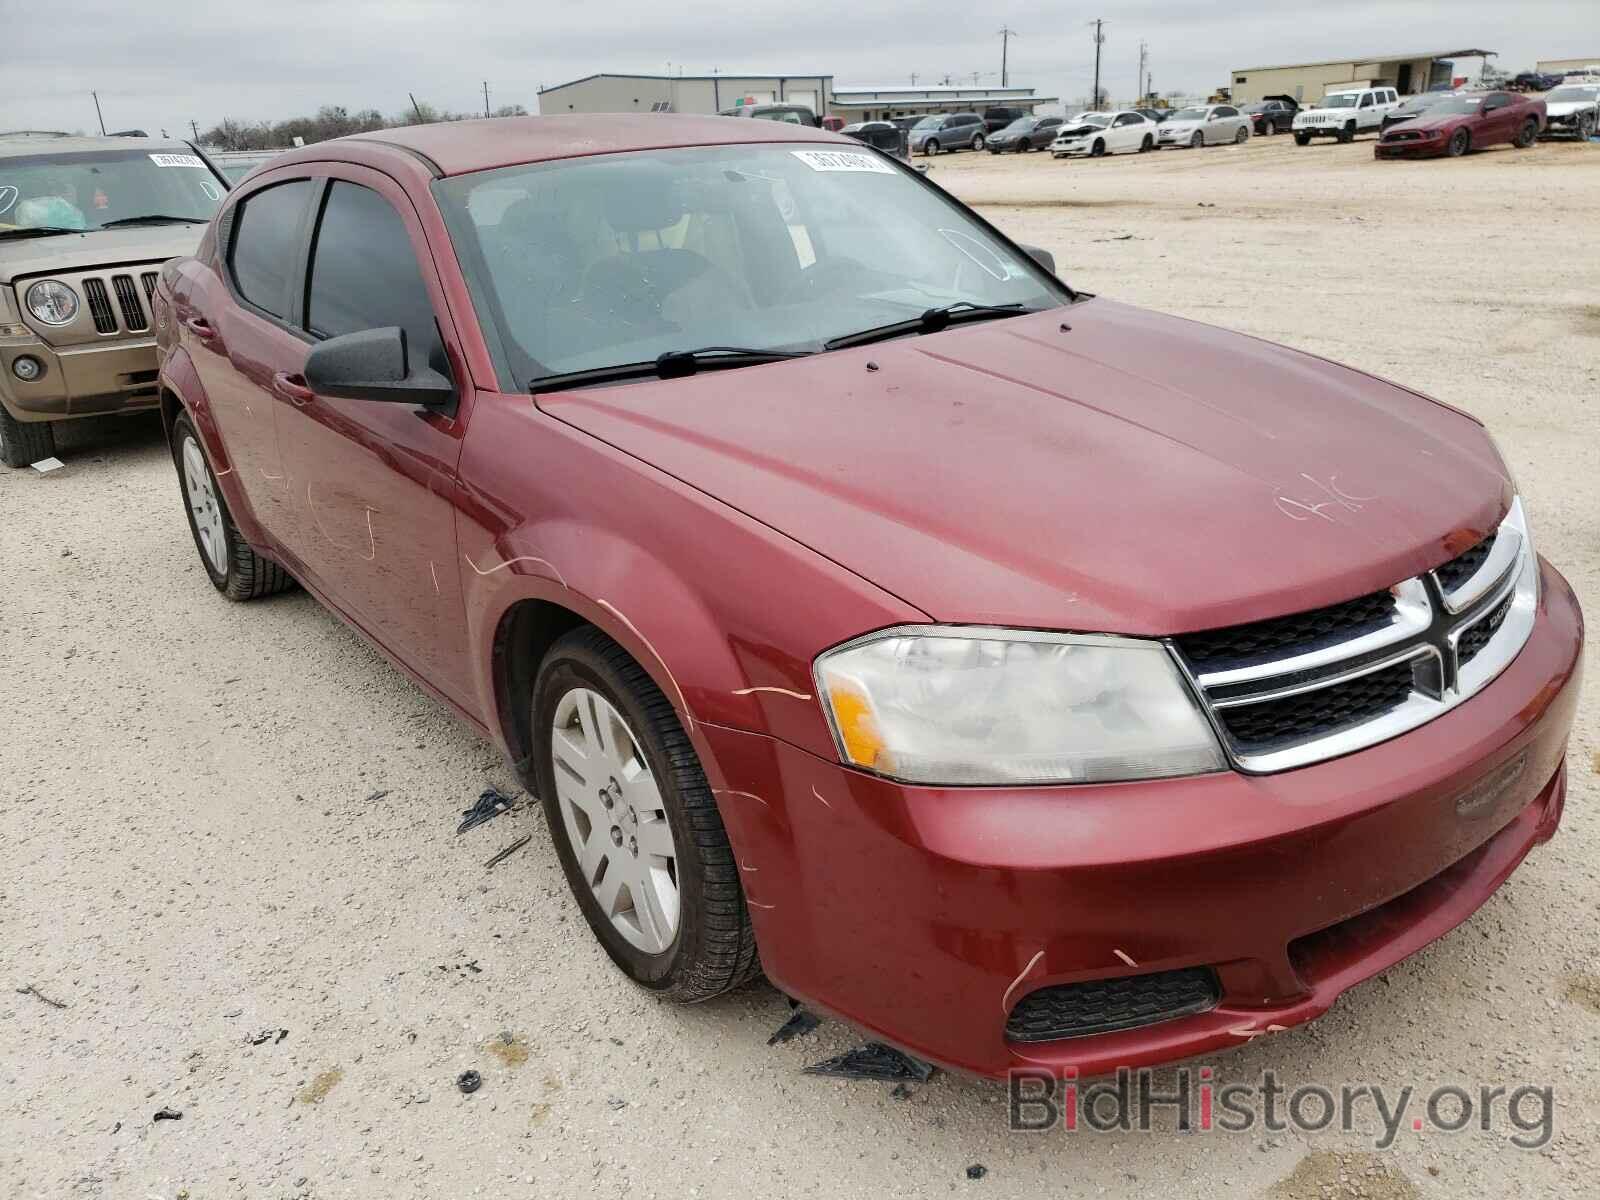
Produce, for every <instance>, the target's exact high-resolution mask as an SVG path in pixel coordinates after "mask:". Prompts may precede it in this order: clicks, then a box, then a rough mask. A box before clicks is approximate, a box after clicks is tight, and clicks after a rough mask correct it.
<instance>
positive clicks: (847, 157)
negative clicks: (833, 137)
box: [789, 150, 894, 175]
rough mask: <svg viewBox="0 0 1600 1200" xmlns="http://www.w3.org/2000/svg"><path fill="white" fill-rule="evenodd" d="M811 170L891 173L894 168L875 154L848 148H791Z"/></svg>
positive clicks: (791, 152) (793, 153) (792, 152)
mask: <svg viewBox="0 0 1600 1200" xmlns="http://www.w3.org/2000/svg"><path fill="white" fill-rule="evenodd" d="M789 153H790V154H792V155H794V156H795V157H796V158H798V159H799V160H800V161H801V162H803V163H805V165H806V166H808V167H810V168H811V169H812V170H813V171H871V172H873V173H874V174H877V175H893V174H894V168H893V167H891V166H890V165H889V164H888V163H886V162H884V161H883V159H881V158H879V157H878V156H877V155H875V154H857V153H853V152H852V151H849V150H791V151H789Z"/></svg>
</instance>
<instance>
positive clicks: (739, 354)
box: [528, 346, 816, 392]
mask: <svg viewBox="0 0 1600 1200" xmlns="http://www.w3.org/2000/svg"><path fill="white" fill-rule="evenodd" d="M815 353H816V351H814V350H751V349H747V348H746V347H743V346H702V347H700V348H699V349H698V350H668V351H667V352H666V353H665V354H658V355H657V356H656V357H655V358H652V359H646V360H645V361H644V362H632V363H616V364H615V365H613V366H609V367H591V368H590V369H589V370H587V371H568V372H566V373H564V374H560V375H541V376H540V377H539V378H537V379H535V380H534V381H533V382H532V383H530V384H529V385H528V390H529V391H532V392H559V391H564V390H566V389H569V388H578V387H588V386H590V385H592V384H600V383H624V382H626V381H627V380H629V379H649V378H656V379H682V378H683V377H685V376H687V375H694V374H697V373H698V372H700V371H726V370H731V369H733V368H735V367H755V366H760V365H761V364H762V363H771V362H782V361H783V360H784V359H788V358H806V357H809V356H810V355H812V354H815Z"/></svg>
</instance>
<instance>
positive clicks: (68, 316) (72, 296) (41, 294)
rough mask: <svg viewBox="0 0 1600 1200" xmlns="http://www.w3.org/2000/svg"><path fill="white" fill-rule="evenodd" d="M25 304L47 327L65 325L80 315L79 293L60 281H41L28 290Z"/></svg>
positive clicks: (24, 300)
mask: <svg viewBox="0 0 1600 1200" xmlns="http://www.w3.org/2000/svg"><path fill="white" fill-rule="evenodd" d="M23 303H24V304H26V305H27V306H28V311H29V312H31V313H32V314H33V315H34V316H35V317H36V318H37V319H38V320H40V321H43V322H44V323H45V324H46V325H65V324H66V323H67V322H68V321H70V320H72V318H73V317H75V316H77V315H78V293H76V292H74V291H73V290H72V289H71V288H69V287H68V286H67V285H66V284H64V283H62V282H61V281H60V280H58V279H41V280H40V281H39V282H38V283H36V284H34V285H33V286H32V287H30V288H29V289H28V291H27V295H26V296H25V297H24V299H23Z"/></svg>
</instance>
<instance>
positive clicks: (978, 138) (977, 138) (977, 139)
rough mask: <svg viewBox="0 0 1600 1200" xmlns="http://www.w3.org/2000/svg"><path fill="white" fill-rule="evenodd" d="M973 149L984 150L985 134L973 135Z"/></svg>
mask: <svg viewBox="0 0 1600 1200" xmlns="http://www.w3.org/2000/svg"><path fill="white" fill-rule="evenodd" d="M972 148H973V149H974V150H982V149H983V134H981V133H975V134H973V135H972Z"/></svg>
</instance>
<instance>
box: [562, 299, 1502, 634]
mask: <svg viewBox="0 0 1600 1200" xmlns="http://www.w3.org/2000/svg"><path fill="white" fill-rule="evenodd" d="M1063 321H1066V322H1070V324H1071V330H1070V331H1064V330H1063V329H1062V328H1061V326H1062V323H1063ZM869 362H870V363H872V364H874V365H875V366H876V368H877V369H875V370H872V369H869V368H868V363H869ZM536 403H537V404H538V405H539V407H540V408H541V409H542V410H544V411H545V412H546V413H548V414H549V415H551V416H553V417H556V418H558V419H560V420H562V421H565V422H568V423H569V424H571V425H573V426H576V427H578V428H579V429H582V430H585V431H587V432H588V433H590V434H592V435H593V436H595V437H597V438H599V439H601V440H603V441H605V442H607V443H610V444H611V445H613V446H615V447H617V448H619V449H621V450H623V451H626V452H627V453H630V454H632V455H634V456H636V457H638V458H640V459H642V460H644V461H645V462H648V463H650V464H653V465H654V466H655V467H657V468H659V469H660V470H662V471H665V472H667V473H669V474H671V475H674V476H676V477H677V478H679V479H681V480H683V481H684V482H686V483H688V484H690V485H692V486H694V487H696V488H699V489H701V490H703V491H705V492H707V493H709V494H711V495H713V496H716V497H718V498H719V499H721V500H723V501H724V502H726V503H727V504H729V505H732V506H733V507H735V508H738V509H740V510H742V511H743V512H745V513H747V514H748V515H750V516H751V517H753V518H755V519H757V520H759V521H762V522H764V523H765V524H767V525H769V526H771V527H772V528H773V529H776V530H778V531H779V532H781V533H783V534H786V535H787V536H789V537H791V538H793V539H795V540H796V541H798V542H801V543H803V544H805V545H806V546H809V547H810V548H812V549H813V550H815V551H816V552H818V553H820V554H822V555H825V556H827V557H828V558H830V559H833V560H834V561H836V562H838V563H840V564H841V565H843V566H845V567H847V568H849V569H850V570H852V571H854V572H856V573H857V574H859V575H861V576H862V577H864V578H866V579H869V580H871V581H873V582H874V583H876V584H877V585H878V586H880V587H882V588H884V589H886V590H888V591H890V592H892V593H894V594H895V595H897V596H899V597H900V598H901V599H903V600H906V601H907V602H909V603H910V604H913V605H915V606H916V607H917V608H919V609H921V610H922V611H923V612H926V613H927V614H929V615H930V616H931V617H933V618H934V619H936V620H939V621H948V622H958V623H993V624H1010V625H1021V626H1034V627H1042V628H1051V629H1075V630H1094V631H1103V632H1116V633H1129V634H1147V635H1148V634H1165V633H1178V632H1184V631H1188V630H1193V629H1204V628H1210V627H1215V626H1219V625H1227V624H1233V623H1236V622H1240V621H1247V620H1255V619H1259V618H1261V617H1265V616H1270V615H1275V614H1279V613H1284V612H1291V611H1299V610H1304V609H1310V608H1315V607H1318V606H1320V605H1323V604H1327V603H1332V602H1335V601H1338V600H1343V599H1348V598H1349V597H1352V596H1356V595H1360V594H1363V593H1365V592H1370V591H1373V590H1376V589H1379V588H1383V587H1386V586H1389V585H1391V584H1393V583H1395V582H1397V581H1398V580H1401V579H1404V578H1407V577H1410V576H1412V575H1416V574H1418V573H1420V572H1422V571H1425V570H1427V569H1429V568H1431V567H1435V566H1437V565H1439V564H1440V563H1442V562H1444V561H1446V560H1448V559H1449V558H1451V557H1453V556H1454V555H1455V554H1457V553H1459V552H1461V551H1462V550H1464V549H1465V548H1466V547H1467V546H1469V545H1471V544H1473V543H1474V542H1475V541H1477V540H1478V539H1479V538H1481V537H1482V536H1483V535H1484V534H1485V533H1487V532H1488V531H1489V530H1491V529H1492V528H1494V526H1495V524H1496V523H1497V522H1498V521H1499V519H1500V518H1501V517H1502V516H1503V514H1504V513H1505V511H1506V510H1507V508H1508V507H1509V505H1510V501H1511V485H1510V483H1509V481H1508V479H1507V478H1506V475H1505V472H1504V468H1503V467H1502V465H1501V462H1500V458H1499V455H1498V453H1497V452H1496V450H1495V448H1494V446H1493V444H1492V443H1491V442H1490V440H1489V437H1488V435H1487V434H1486V433H1485V431H1484V430H1483V428H1482V426H1481V425H1479V424H1478V423H1477V422H1476V421H1474V420H1472V419H1471V418H1470V417H1467V416H1465V415H1464V414H1461V413H1459V412H1457V411H1455V410H1453V409H1449V408H1447V407H1446V406H1444V405H1441V404H1437V403H1435V402H1433V401H1431V400H1428V399H1426V398H1424V397H1422V396H1420V395H1418V394H1416V393H1414V392H1410V391H1407V390H1406V389H1403V388H1401V387H1398V386H1396V385H1393V384H1390V383H1386V382H1383V381H1381V380H1378V379H1375V378H1373V377H1372V376H1369V375H1365V374H1363V373H1361V372H1358V371H1355V370H1352V369H1350V368H1347V367H1341V366H1338V365H1336V364H1333V363H1329V362H1327V361H1325V360H1323V359H1319V358H1315V357H1313V356H1310V355H1307V354H1302V353H1299V352H1297V351H1293V350H1289V349H1286V348H1284V347H1281V346H1276V345H1273V344H1271V343H1268V342H1263V341H1259V340H1257V339H1255V338H1251V337H1246V336H1244V335H1241V334H1235V333H1229V332H1226V331H1223V330H1219V329H1215V328H1212V327H1209V326H1206V325H1201V324H1198V323H1195V322H1191V321H1185V320H1180V319H1177V318H1173V317H1166V316H1161V315H1158V314H1155V313H1150V312H1146V311H1143V310H1140V309H1136V308H1132V307H1128V306H1125V305H1122V304H1117V303H1114V302H1111V301H1107V300H1100V299H1092V300H1088V301H1084V302H1082V303H1079V304H1077V305H1074V306H1071V307H1067V308H1060V309H1053V310H1050V311H1047V312H1044V313H1040V314H1037V315H1033V316H1027V317H1017V318H1010V319H1006V320H1000V321H994V322H987V323H983V324H978V325H971V326H966V327H962V328H957V329H951V330H946V331H945V332H943V333H939V334H932V335H927V336H923V337H913V338H904V339H900V340H897V341H894V342H888V343H883V344H880V345H876V346H867V347H858V348H855V349H851V350H843V351H837V352H834V353H830V354H821V355H817V356H815V357H812V358H805V359H798V360H794V361H789V362H782V363H774V364H770V365H765V366H757V367H748V368H744V369H739V370H731V371H721V372H715V373H706V374H702V375H697V376H693V377H690V378H687V379H680V380H672V381H661V382H654V381H652V382H650V383H646V384H641V385H631V386H622V387H607V388H591V389H587V390H581V391H570V392H557V393H551V394H549V395H545V396H540V397H538V398H537V400H536ZM737 569H738V565H737V564H736V563H730V564H729V570H730V571H736V570H737Z"/></svg>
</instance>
